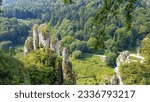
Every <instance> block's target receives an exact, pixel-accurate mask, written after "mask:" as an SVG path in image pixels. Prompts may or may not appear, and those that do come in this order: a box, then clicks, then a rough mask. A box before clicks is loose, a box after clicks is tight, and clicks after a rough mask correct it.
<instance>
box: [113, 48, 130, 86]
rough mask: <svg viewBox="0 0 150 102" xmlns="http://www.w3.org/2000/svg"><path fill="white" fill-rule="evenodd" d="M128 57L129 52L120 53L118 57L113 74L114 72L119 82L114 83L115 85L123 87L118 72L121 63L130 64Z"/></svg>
mask: <svg viewBox="0 0 150 102" xmlns="http://www.w3.org/2000/svg"><path fill="white" fill-rule="evenodd" d="M129 57H130V55H129V51H124V52H121V53H120V55H119V56H118V58H117V61H116V63H117V66H116V68H115V72H116V76H117V78H118V80H119V82H118V83H115V84H117V85H123V82H122V79H121V76H120V72H119V67H120V65H121V64H122V63H129V62H130V58H129ZM112 80H114V78H112Z"/></svg>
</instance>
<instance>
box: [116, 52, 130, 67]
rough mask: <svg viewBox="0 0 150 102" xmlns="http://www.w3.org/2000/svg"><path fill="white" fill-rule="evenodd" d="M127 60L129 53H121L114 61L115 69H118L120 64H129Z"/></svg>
mask: <svg viewBox="0 0 150 102" xmlns="http://www.w3.org/2000/svg"><path fill="white" fill-rule="evenodd" d="M129 60H130V59H129V51H124V52H121V53H120V55H119V56H118V58H117V61H116V63H117V67H119V66H120V65H121V63H126V62H129Z"/></svg>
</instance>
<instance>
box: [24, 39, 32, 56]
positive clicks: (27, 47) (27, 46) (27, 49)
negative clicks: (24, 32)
mask: <svg viewBox="0 0 150 102" xmlns="http://www.w3.org/2000/svg"><path fill="white" fill-rule="evenodd" d="M33 49H34V48H33V38H32V37H28V38H27V40H26V41H25V44H24V54H28V53H29V52H30V51H32V50H33Z"/></svg>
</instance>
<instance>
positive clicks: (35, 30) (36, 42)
mask: <svg viewBox="0 0 150 102" xmlns="http://www.w3.org/2000/svg"><path fill="white" fill-rule="evenodd" d="M38 27H39V25H37V24H36V25H34V27H33V47H34V50H36V49H37V48H38V46H39V34H38Z"/></svg>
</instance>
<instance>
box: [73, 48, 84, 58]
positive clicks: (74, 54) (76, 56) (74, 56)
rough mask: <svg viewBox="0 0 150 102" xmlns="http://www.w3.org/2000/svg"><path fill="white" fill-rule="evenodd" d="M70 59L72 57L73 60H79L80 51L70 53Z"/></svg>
mask: <svg viewBox="0 0 150 102" xmlns="http://www.w3.org/2000/svg"><path fill="white" fill-rule="evenodd" d="M72 57H73V58H74V59H80V58H81V57H82V51H80V50H76V51H74V52H73V53H72Z"/></svg>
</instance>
